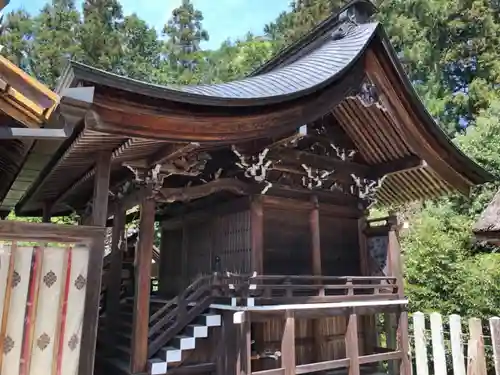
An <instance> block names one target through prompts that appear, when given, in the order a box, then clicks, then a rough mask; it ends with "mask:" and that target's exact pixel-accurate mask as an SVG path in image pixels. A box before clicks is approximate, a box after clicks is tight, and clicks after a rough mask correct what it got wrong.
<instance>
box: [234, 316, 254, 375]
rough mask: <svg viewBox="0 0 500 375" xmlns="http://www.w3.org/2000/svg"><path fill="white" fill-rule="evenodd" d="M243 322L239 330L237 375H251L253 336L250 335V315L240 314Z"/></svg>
mask: <svg viewBox="0 0 500 375" xmlns="http://www.w3.org/2000/svg"><path fill="white" fill-rule="evenodd" d="M236 314H239V316H240V317H241V321H239V322H238V323H239V326H238V329H237V347H238V358H237V363H236V374H237V375H251V374H252V353H251V346H252V340H251V334H250V325H251V322H250V313H248V312H246V313H243V312H239V313H236Z"/></svg>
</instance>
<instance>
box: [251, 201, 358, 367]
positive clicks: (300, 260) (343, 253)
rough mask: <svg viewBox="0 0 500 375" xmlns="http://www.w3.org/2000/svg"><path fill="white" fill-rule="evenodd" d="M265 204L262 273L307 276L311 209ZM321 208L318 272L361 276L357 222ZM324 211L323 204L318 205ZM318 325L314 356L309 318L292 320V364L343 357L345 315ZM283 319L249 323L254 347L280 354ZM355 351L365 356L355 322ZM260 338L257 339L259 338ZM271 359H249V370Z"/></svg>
mask: <svg viewBox="0 0 500 375" xmlns="http://www.w3.org/2000/svg"><path fill="white" fill-rule="evenodd" d="M272 203H273V204H272V205H271V204H268V205H266V204H264V273H266V274H297V275H300V274H307V275H310V274H312V232H311V227H310V222H309V215H310V211H309V209H308V208H307V206H304V204H300V203H298V202H297V204H292V203H291V202H290V201H287V202H283V206H280V205H279V204H278V202H277V201H274V200H273V202H272ZM321 207H322V205H321V204H320V245H321V263H322V274H323V275H329V276H359V275H361V267H360V257H359V253H360V252H359V239H358V219H357V218H356V217H355V216H354V215H353V216H350V217H346V215H345V214H341V213H339V214H338V215H337V214H336V213H335V209H334V208H331V207H328V209H327V210H326V209H325V210H324V211H322V210H321ZM323 207H324V206H323ZM319 321H320V323H319V325H320V327H321V335H322V337H321V339H320V340H319V341H320V352H321V353H315V348H316V347H315V340H316V339H317V338H316V332H315V331H314V328H313V321H312V320H305V319H297V320H296V328H295V334H296V348H297V349H296V361H297V364H298V365H300V364H307V363H313V362H318V361H328V360H334V359H342V358H345V355H346V354H345V341H344V339H345V333H346V329H347V318H346V317H342V316H339V317H326V318H322V319H319ZM283 325H284V321H283V320H282V319H280V318H276V319H270V320H269V321H266V322H265V323H254V324H253V331H254V332H255V333H256V340H259V341H260V340H262V342H261V343H256V344H257V345H256V349H257V350H261V351H265V350H270V351H272V352H274V351H276V350H280V344H281V335H282V333H283ZM358 326H359V329H360V338H359V343H360V344H359V350H360V353H361V354H364V350H363V348H364V333H363V326H362V324H361V320H360V323H359V325H358ZM261 335H262V337H260V336H261ZM276 365H277V364H276V363H275V361H273V360H271V359H265V360H258V361H253V363H252V366H253V368H252V371H261V370H267V369H272V368H275V367H276Z"/></svg>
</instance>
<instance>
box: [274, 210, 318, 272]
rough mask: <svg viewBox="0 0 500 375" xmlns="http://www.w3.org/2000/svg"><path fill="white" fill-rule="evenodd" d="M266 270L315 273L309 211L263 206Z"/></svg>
mask: <svg viewBox="0 0 500 375" xmlns="http://www.w3.org/2000/svg"><path fill="white" fill-rule="evenodd" d="M264 274H270V275H312V255H311V230H310V227H309V212H308V211H305V210H300V211H299V210H293V211H292V210H290V209H289V208H288V207H283V208H278V207H268V206H264Z"/></svg>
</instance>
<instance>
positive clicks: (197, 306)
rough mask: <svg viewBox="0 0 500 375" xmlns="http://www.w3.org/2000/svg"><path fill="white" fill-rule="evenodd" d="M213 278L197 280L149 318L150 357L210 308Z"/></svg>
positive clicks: (204, 277)
mask: <svg viewBox="0 0 500 375" xmlns="http://www.w3.org/2000/svg"><path fill="white" fill-rule="evenodd" d="M215 277H216V276H202V277H200V278H198V279H197V280H195V281H194V282H193V283H192V284H191V285H190V286H189V287H187V288H186V290H184V292H183V293H182V294H180V295H179V296H177V297H175V298H174V299H172V300H170V301H169V302H167V303H166V304H165V306H163V307H162V308H161V309H159V310H158V311H157V312H156V313H155V314H153V315H152V316H151V318H150V320H149V324H150V329H149V334H148V337H149V339H150V343H149V347H148V355H149V356H150V357H151V356H153V355H154V354H155V353H156V352H157V351H158V350H160V349H161V348H162V347H163V346H164V345H165V344H166V343H167V342H168V341H170V340H171V339H173V338H174V336H175V335H177V334H178V333H179V332H181V331H182V330H183V329H184V327H186V325H188V324H189V323H191V322H192V321H193V320H194V319H195V318H196V317H197V316H198V315H199V314H201V313H202V312H203V311H204V310H206V309H207V308H208V307H209V306H210V304H211V303H212V301H213V291H212V288H213V285H214V283H213V280H214V278H215Z"/></svg>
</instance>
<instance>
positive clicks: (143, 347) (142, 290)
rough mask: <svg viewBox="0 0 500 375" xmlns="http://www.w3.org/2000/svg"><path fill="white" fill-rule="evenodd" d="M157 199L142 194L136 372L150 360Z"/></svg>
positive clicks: (133, 358)
mask: <svg viewBox="0 0 500 375" xmlns="http://www.w3.org/2000/svg"><path fill="white" fill-rule="evenodd" d="M155 207H156V204H155V201H154V200H152V199H151V198H149V197H148V196H147V195H145V196H143V199H142V202H141V206H140V210H141V211H140V212H141V219H140V224H139V231H140V235H139V246H138V248H137V249H138V250H137V254H136V284H135V287H136V289H135V298H134V320H133V328H132V349H131V353H132V355H131V363H130V368H131V371H132V372H133V373H136V372H143V371H146V365H147V360H148V332H149V298H150V292H151V291H150V288H151V260H152V259H153V240H154V219H155Z"/></svg>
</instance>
